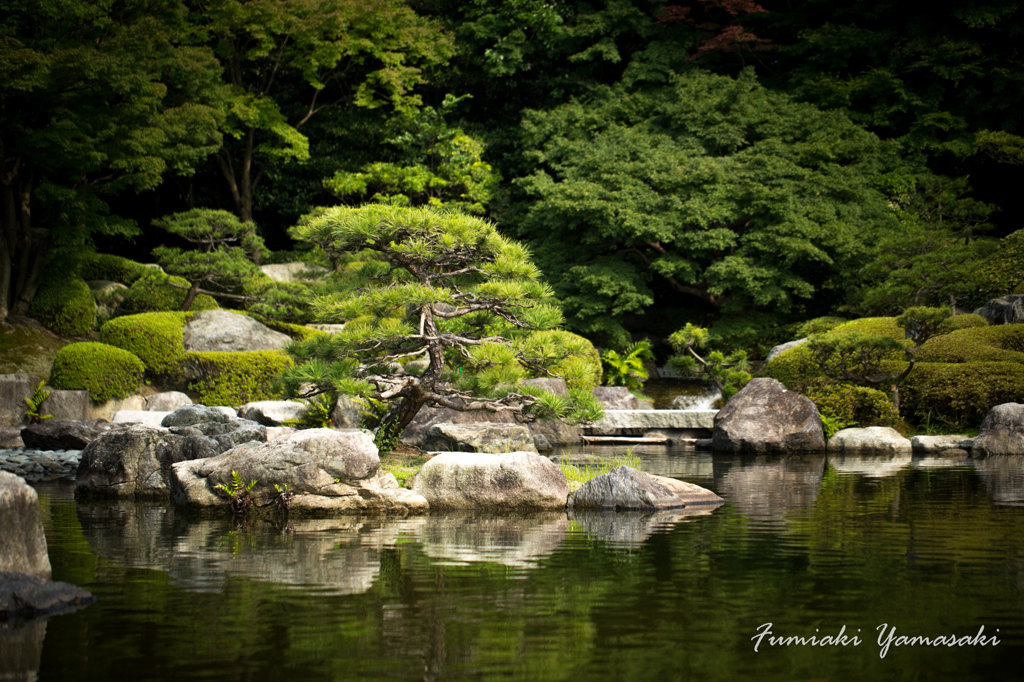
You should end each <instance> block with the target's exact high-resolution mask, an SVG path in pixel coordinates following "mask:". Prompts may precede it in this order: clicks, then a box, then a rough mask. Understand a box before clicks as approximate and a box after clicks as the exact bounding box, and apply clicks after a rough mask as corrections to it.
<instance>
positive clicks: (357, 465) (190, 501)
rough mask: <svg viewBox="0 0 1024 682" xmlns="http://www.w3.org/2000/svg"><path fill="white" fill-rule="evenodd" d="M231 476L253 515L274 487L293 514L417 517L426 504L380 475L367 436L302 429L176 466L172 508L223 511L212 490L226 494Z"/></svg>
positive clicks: (272, 496) (225, 505) (268, 503)
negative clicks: (247, 489)
mask: <svg viewBox="0 0 1024 682" xmlns="http://www.w3.org/2000/svg"><path fill="white" fill-rule="evenodd" d="M232 472H235V473H236V474H237V475H238V476H240V477H241V479H242V481H244V482H245V483H247V484H248V483H249V482H251V481H256V485H255V486H254V488H253V489H252V491H251V497H252V500H253V503H254V505H255V507H256V508H257V509H259V508H271V509H273V508H274V506H273V505H274V502H275V500H276V498H277V496H278V492H277V490H276V489H275V487H274V486H275V485H276V486H279V487H281V488H284V487H286V486H287V488H288V491H289V492H291V493H292V494H293V495H294V497H293V498H292V500H291V505H290V509H291V512H292V513H300V514H301V513H337V512H350V513H351V512H367V511H380V512H390V513H401V514H409V513H422V512H425V511H427V509H428V506H427V501H426V500H425V499H423V497H421V496H420V495H417V494H414V493H413V492H412V491H410V490H405V489H403V488H400V487H398V483H397V482H396V481H395V478H394V476H392V475H390V474H384V475H382V474H381V473H380V458H379V457H378V454H377V447H376V446H375V445H374V444H373V436H372V434H370V432H368V431H362V430H351V431H336V430H332V429H306V430H304V431H296V432H295V433H292V434H289V435H286V436H283V437H281V438H277V439H275V440H274V441H272V442H270V443H265V444H258V445H245V446H242V447H238V448H234V449H232V450H229V451H227V452H225V453H224V454H222V455H219V456H217V457H213V458H210V459H205V460H197V461H190V462H181V463H179V464H175V465H174V466H173V467H172V470H171V489H172V496H173V499H174V502H175V504H177V505H179V506H183V507H188V508H193V509H206V510H219V511H222V512H226V511H228V510H229V509H230V507H229V497H228V495H227V493H226V492H224V491H223V490H221V489H219V488H218V486H220V485H224V486H229V485H230V483H231V479H232Z"/></svg>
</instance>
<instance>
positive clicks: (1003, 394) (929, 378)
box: [900, 362, 1024, 428]
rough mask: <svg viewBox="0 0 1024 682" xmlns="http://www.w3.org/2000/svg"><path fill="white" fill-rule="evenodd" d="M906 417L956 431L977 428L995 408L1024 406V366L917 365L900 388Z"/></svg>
mask: <svg viewBox="0 0 1024 682" xmlns="http://www.w3.org/2000/svg"><path fill="white" fill-rule="evenodd" d="M900 399H901V402H902V404H903V407H904V410H905V412H906V414H913V415H914V416H916V417H917V418H918V419H925V418H926V417H928V418H930V419H931V421H933V422H935V421H942V422H945V423H947V424H950V425H952V426H955V427H957V428H965V427H977V426H979V425H980V424H981V422H982V420H983V419H984V418H985V415H986V414H988V411H989V410H990V409H991V408H992V407H993V406H995V405H999V404H1001V403H1020V402H1024V364H1021V363H1018V362H962V363H939V362H928V363H921V364H918V365H917V367H915V368H914V371H913V372H911V373H910V376H909V377H907V380H906V382H905V383H904V384H903V386H902V387H901V388H900Z"/></svg>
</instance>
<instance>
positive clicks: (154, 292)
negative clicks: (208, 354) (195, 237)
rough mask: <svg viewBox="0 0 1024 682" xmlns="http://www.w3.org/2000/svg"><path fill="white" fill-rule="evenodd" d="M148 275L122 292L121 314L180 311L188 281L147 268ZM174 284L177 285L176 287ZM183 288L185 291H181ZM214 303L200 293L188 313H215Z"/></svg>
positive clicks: (216, 306) (209, 297)
mask: <svg viewBox="0 0 1024 682" xmlns="http://www.w3.org/2000/svg"><path fill="white" fill-rule="evenodd" d="M147 270H148V272H147V273H146V274H144V275H143V276H142V277H140V278H139V279H138V280H137V281H135V282H134V283H133V284H132V285H131V286H130V287H129V288H128V291H127V293H125V296H124V299H123V300H122V301H121V306H120V308H119V310H120V311H121V312H122V313H147V312H169V311H176V310H181V304H182V303H184V302H185V296H186V295H187V293H188V291H187V290H188V287H189V283H188V280H186V279H184V278H182V277H175V276H173V275H166V274H164V273H162V272H160V271H159V270H155V269H153V268H147ZM175 285H177V286H175ZM182 287H184V288H182ZM218 308H220V306H219V305H217V301H215V300H214V299H213V297H212V296H209V295H207V294H199V295H198V296H196V299H195V301H193V302H192V307H191V308H189V312H199V311H201V310H217V309H218Z"/></svg>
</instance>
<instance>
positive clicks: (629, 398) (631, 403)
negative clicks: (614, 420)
mask: <svg viewBox="0 0 1024 682" xmlns="http://www.w3.org/2000/svg"><path fill="white" fill-rule="evenodd" d="M594 396H595V397H596V398H597V399H598V400H600V401H601V404H602V405H604V409H606V410H639V409H640V401H639V400H637V398H636V396H635V395H633V394H632V393H630V392H629V389H628V388H626V387H625V386H595V387H594Z"/></svg>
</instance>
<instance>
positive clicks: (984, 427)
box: [971, 403, 1024, 457]
mask: <svg viewBox="0 0 1024 682" xmlns="http://www.w3.org/2000/svg"><path fill="white" fill-rule="evenodd" d="M971 455H972V456H973V457H988V456H989V455H1024V405H1022V404H1020V403H1003V404H1002V405H996V406H995V407H993V408H992V409H991V410H989V411H988V414H987V415H985V419H984V420H983V421H982V422H981V428H980V429H978V436H977V437H976V438H975V439H974V449H973V450H972V451H971Z"/></svg>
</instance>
